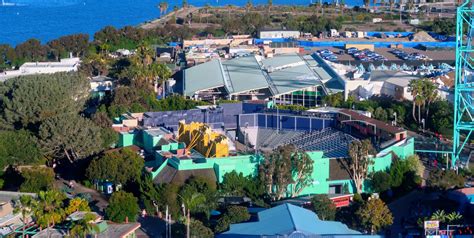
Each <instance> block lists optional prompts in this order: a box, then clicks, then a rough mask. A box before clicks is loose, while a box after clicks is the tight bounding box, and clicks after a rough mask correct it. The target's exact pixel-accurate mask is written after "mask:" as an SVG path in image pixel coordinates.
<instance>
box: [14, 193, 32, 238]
mask: <svg viewBox="0 0 474 238" xmlns="http://www.w3.org/2000/svg"><path fill="white" fill-rule="evenodd" d="M35 206H36V201H35V200H34V199H33V197H31V196H27V195H23V196H21V197H20V199H19V200H18V201H16V202H15V209H14V210H13V213H15V214H18V213H20V214H21V221H22V222H23V224H25V225H24V226H23V237H25V228H26V225H27V224H28V223H29V221H28V218H29V216H31V214H32V212H33V208H34V207H35Z"/></svg>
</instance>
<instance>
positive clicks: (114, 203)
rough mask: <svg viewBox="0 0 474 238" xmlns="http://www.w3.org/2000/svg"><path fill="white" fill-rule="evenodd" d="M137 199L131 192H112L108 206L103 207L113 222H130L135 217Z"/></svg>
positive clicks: (137, 209)
mask: <svg viewBox="0 0 474 238" xmlns="http://www.w3.org/2000/svg"><path fill="white" fill-rule="evenodd" d="M139 210H140V208H139V207H138V199H137V198H136V197H134V196H133V194H131V193H127V192H124V191H118V192H114V193H113V194H112V196H111V197H110V199H109V206H107V208H106V209H105V214H106V215H107V218H108V219H110V220H111V221H113V222H119V223H122V222H125V221H126V220H127V219H128V221H130V222H132V221H135V220H136V219H137V216H138V211H139Z"/></svg>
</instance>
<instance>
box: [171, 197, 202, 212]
mask: <svg viewBox="0 0 474 238" xmlns="http://www.w3.org/2000/svg"><path fill="white" fill-rule="evenodd" d="M178 196H179V197H180V198H181V202H182V203H183V204H184V206H185V207H186V208H187V209H188V210H189V211H191V213H196V212H205V211H206V207H207V206H206V201H207V199H206V196H205V195H204V194H202V193H198V192H195V193H193V194H191V195H189V196H182V195H178Z"/></svg>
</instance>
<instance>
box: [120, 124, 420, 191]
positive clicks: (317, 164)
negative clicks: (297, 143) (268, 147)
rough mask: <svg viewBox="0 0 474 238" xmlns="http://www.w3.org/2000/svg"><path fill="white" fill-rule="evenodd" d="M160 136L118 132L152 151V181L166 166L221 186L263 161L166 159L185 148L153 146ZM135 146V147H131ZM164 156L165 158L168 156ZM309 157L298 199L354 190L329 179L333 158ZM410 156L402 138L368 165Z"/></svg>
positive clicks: (380, 166)
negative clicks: (207, 176)
mask: <svg viewBox="0 0 474 238" xmlns="http://www.w3.org/2000/svg"><path fill="white" fill-rule="evenodd" d="M162 137H163V136H162V135H160V134H156V133H151V132H150V131H143V133H121V135H120V143H121V145H123V146H127V145H131V144H135V143H136V142H138V141H140V139H141V140H142V141H143V144H142V146H143V148H144V149H145V150H147V151H150V150H154V151H155V152H154V157H155V160H154V161H149V162H147V163H146V164H145V166H146V167H149V168H153V170H152V171H151V175H152V178H155V177H156V176H158V175H159V174H160V172H161V171H162V170H163V168H165V167H166V166H171V167H173V168H175V169H176V170H178V171H184V170H198V169H213V170H214V172H215V175H216V178H217V182H219V183H222V182H223V177H224V175H225V174H227V173H229V172H232V171H236V172H237V173H242V174H243V175H244V176H248V175H250V176H257V174H258V165H259V164H260V162H261V161H262V160H263V159H264V157H263V156H262V155H255V154H244V155H234V156H229V157H223V158H205V157H204V156H202V155H200V154H199V153H197V152H195V151H191V156H190V157H191V158H192V159H191V158H189V159H183V158H177V157H176V156H173V157H171V158H168V159H166V158H165V157H164V156H163V153H166V152H170V153H171V154H176V153H177V151H178V150H183V149H184V148H185V145H184V144H183V143H179V142H175V141H173V140H169V141H168V143H163V144H161V145H158V146H157V143H158V142H159V141H160V139H161V138H162ZM135 145H138V144H135ZM170 153H168V155H169V154H170ZM307 154H308V155H309V157H310V158H311V159H312V160H313V161H314V164H313V168H314V169H313V174H312V178H313V184H312V185H310V186H309V187H306V188H305V189H304V190H303V192H302V193H301V194H300V196H304V195H310V194H327V193H330V192H331V191H330V187H331V186H335V185H337V186H344V187H346V188H347V191H346V192H348V193H353V192H354V191H355V186H354V183H353V182H352V180H350V179H343V180H335V179H331V174H330V173H331V168H330V162H331V160H335V159H334V158H327V157H325V156H324V154H323V152H322V151H312V152H307ZM413 154H414V139H413V138H410V139H406V140H404V141H400V142H398V143H396V144H394V145H392V146H390V147H388V148H386V149H384V150H382V151H380V152H379V153H378V154H377V157H376V158H375V159H374V164H373V165H371V167H370V171H371V172H375V171H385V170H388V169H389V168H390V165H391V163H392V159H393V157H394V155H396V156H397V157H398V158H401V159H404V158H407V157H408V156H411V155H413ZM363 191H364V192H370V188H369V186H367V185H365V186H363Z"/></svg>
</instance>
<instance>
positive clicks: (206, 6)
mask: <svg viewBox="0 0 474 238" xmlns="http://www.w3.org/2000/svg"><path fill="white" fill-rule="evenodd" d="M204 9H206V23H207V24H209V15H208V14H209V9H211V5H210V4H209V3H206V5H205V6H204Z"/></svg>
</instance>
